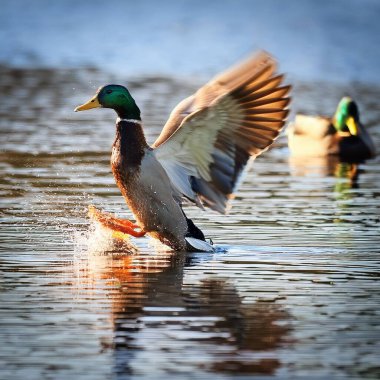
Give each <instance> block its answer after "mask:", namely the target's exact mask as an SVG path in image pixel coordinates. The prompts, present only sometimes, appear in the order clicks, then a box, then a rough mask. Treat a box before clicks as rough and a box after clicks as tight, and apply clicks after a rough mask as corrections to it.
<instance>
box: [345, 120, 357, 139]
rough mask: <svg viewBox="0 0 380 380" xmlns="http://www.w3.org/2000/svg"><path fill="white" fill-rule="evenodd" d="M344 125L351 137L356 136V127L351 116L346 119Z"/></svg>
mask: <svg viewBox="0 0 380 380" xmlns="http://www.w3.org/2000/svg"><path fill="white" fill-rule="evenodd" d="M346 125H347V127H348V130H349V131H350V133H351V135H352V136H357V135H358V125H357V123H356V121H355V119H354V118H353V117H352V116H350V117H349V118H348V119H347V121H346Z"/></svg>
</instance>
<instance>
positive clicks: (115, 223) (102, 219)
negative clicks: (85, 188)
mask: <svg viewBox="0 0 380 380" xmlns="http://www.w3.org/2000/svg"><path fill="white" fill-rule="evenodd" d="M88 215H89V216H90V217H91V218H93V219H95V220H96V221H98V222H99V223H100V224H101V225H103V226H104V227H107V228H109V229H111V230H112V231H118V232H122V233H124V234H128V235H132V236H134V237H143V236H144V235H145V233H146V232H145V231H143V230H141V228H140V227H139V226H138V225H137V224H134V223H133V222H131V221H130V220H126V219H118V218H115V217H114V216H113V215H112V214H110V213H108V212H102V211H100V210H98V209H97V208H96V207H95V206H92V205H91V206H89V207H88ZM136 229H140V231H136Z"/></svg>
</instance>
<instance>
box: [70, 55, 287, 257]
mask: <svg viewBox="0 0 380 380" xmlns="http://www.w3.org/2000/svg"><path fill="white" fill-rule="evenodd" d="M275 71H276V62H275V60H274V59H273V58H272V57H271V56H270V55H269V54H268V53H265V52H260V53H258V54H256V55H255V56H252V57H250V58H249V59H247V60H245V61H243V62H242V63H240V64H238V65H236V66H234V67H232V68H231V69H229V70H227V71H225V72H223V73H222V74H220V75H218V76H216V77H215V78H214V79H213V80H211V81H210V82H208V83H207V84H206V85H204V86H203V87H201V88H200V89H199V90H198V91H197V92H196V93H195V94H193V95H192V96H190V97H188V98H186V99H185V100H183V101H182V102H180V103H179V104H178V105H177V106H176V107H175V108H174V110H173V111H172V113H171V115H170V117H169V120H168V121H167V123H166V124H165V126H164V128H163V130H162V132H161V134H160V135H159V136H158V138H157V140H156V141H155V143H154V144H153V145H152V146H149V145H148V144H147V141H146V139H145V136H144V131H143V127H142V121H141V115H140V110H139V108H138V106H137V105H136V103H135V101H134V99H133V98H132V96H131V94H130V93H129V91H128V90H127V89H126V88H125V87H123V86H120V85H113V84H111V85H107V86H104V87H101V88H99V90H98V91H97V93H96V94H95V96H94V97H93V98H92V99H90V100H89V101H88V102H87V103H85V104H83V105H81V106H79V107H77V108H76V109H75V111H84V110H89V109H92V108H99V107H100V108H112V109H114V110H115V111H116V113H117V115H118V117H117V120H116V137H115V141H114V143H113V147H112V156H111V167H112V172H113V174H114V177H115V180H116V183H117V185H118V187H119V189H120V191H121V193H122V195H123V196H124V198H125V200H126V203H127V205H128V207H129V208H130V210H131V211H132V213H133V215H134V217H135V218H136V222H135V223H133V222H131V221H129V220H124V219H118V218H116V217H114V216H112V215H111V214H108V213H102V212H100V211H99V210H96V209H95V208H92V209H91V210H90V212H91V213H92V215H93V216H94V217H95V218H96V219H97V220H98V221H100V222H101V223H102V224H103V225H105V226H106V227H109V228H111V229H112V230H115V231H120V232H122V233H127V234H130V235H133V236H136V237H139V236H144V235H145V234H148V235H150V236H152V237H153V238H156V239H159V240H160V241H161V242H162V243H164V244H166V245H168V246H170V247H171V248H173V249H175V250H189V251H194V250H198V251H210V250H212V246H211V245H210V244H209V243H207V242H206V239H205V237H204V235H203V233H202V231H201V230H200V229H199V228H198V227H196V226H195V224H194V223H193V222H192V221H191V220H190V219H189V218H187V217H186V215H185V213H184V211H183V209H182V202H183V200H184V199H187V200H189V201H191V202H194V203H195V204H196V205H198V206H199V207H201V208H203V207H204V206H205V207H209V208H211V209H212V210H215V211H217V212H219V213H225V212H226V209H227V206H228V201H229V200H230V199H231V198H232V197H233V194H234V191H235V190H236V185H237V182H238V179H239V177H240V175H241V174H242V172H243V170H244V168H245V167H246V165H247V163H248V161H249V160H250V159H254V158H255V157H257V156H258V155H260V154H261V153H263V152H264V151H265V150H266V149H268V147H269V146H270V145H271V144H272V143H273V142H274V140H275V139H276V138H277V137H278V135H279V133H280V132H281V130H282V128H283V126H284V123H285V118H286V116H287V114H288V110H287V106H288V104H289V100H290V98H289V97H288V92H289V90H290V86H287V85H282V82H283V75H278V74H276V72H275Z"/></svg>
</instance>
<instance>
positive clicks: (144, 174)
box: [112, 153, 188, 250]
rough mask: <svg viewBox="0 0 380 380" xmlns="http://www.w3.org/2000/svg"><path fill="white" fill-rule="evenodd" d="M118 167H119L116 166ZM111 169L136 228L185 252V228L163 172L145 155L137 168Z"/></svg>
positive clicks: (185, 223) (177, 204)
mask: <svg viewBox="0 0 380 380" xmlns="http://www.w3.org/2000/svg"><path fill="white" fill-rule="evenodd" d="M120 166H121V165H120ZM120 166H119V165H112V170H113V172H114V176H115V179H116V182H117V184H118V186H119V188H120V190H121V192H122V194H123V196H124V198H125V200H126V202H127V204H128V207H129V208H130V210H131V211H132V212H133V215H134V217H135V218H136V221H137V222H138V224H139V226H140V227H141V228H142V229H143V230H144V231H146V232H147V233H148V234H149V235H150V236H152V237H154V238H156V239H159V240H160V241H161V242H162V243H164V244H166V245H169V246H170V247H172V248H174V249H178V250H180V249H185V248H186V241H185V235H186V234H187V230H188V225H187V220H186V217H185V214H184V213H183V211H182V208H181V206H180V204H179V203H178V202H177V201H176V200H175V198H174V194H173V189H172V186H171V183H170V180H169V177H168V176H167V174H166V172H165V170H164V169H163V167H162V166H161V164H160V163H159V162H158V161H157V160H156V159H155V157H154V155H153V154H149V153H147V154H146V156H145V157H144V159H143V160H142V162H141V165H140V167H139V168H135V169H133V170H131V169H128V170H125V169H124V170H123V167H124V168H125V166H124V165H123V166H121V167H120Z"/></svg>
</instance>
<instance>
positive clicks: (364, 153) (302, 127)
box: [287, 96, 376, 162]
mask: <svg viewBox="0 0 380 380" xmlns="http://www.w3.org/2000/svg"><path fill="white" fill-rule="evenodd" d="M287 134H288V144H289V149H290V151H291V154H292V156H301V157H307V156H309V157H312V156H315V157H317V156H319V157H322V156H329V155H337V156H339V157H340V159H342V160H343V161H348V162H357V161H361V160H365V159H368V158H371V157H374V156H375V155H376V152H375V146H374V144H373V141H372V139H371V137H370V135H369V134H368V132H367V131H366V129H365V128H364V126H363V125H362V124H361V122H360V119H359V110H358V106H357V104H356V103H355V102H354V101H353V100H352V99H351V98H350V97H348V96H346V97H344V98H342V99H341V101H340V102H339V104H338V107H337V109H336V112H335V115H334V116H333V117H332V118H328V117H323V116H306V115H302V114H298V115H296V118H295V121H294V123H293V124H292V125H291V126H290V127H289V128H288V131H287Z"/></svg>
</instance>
